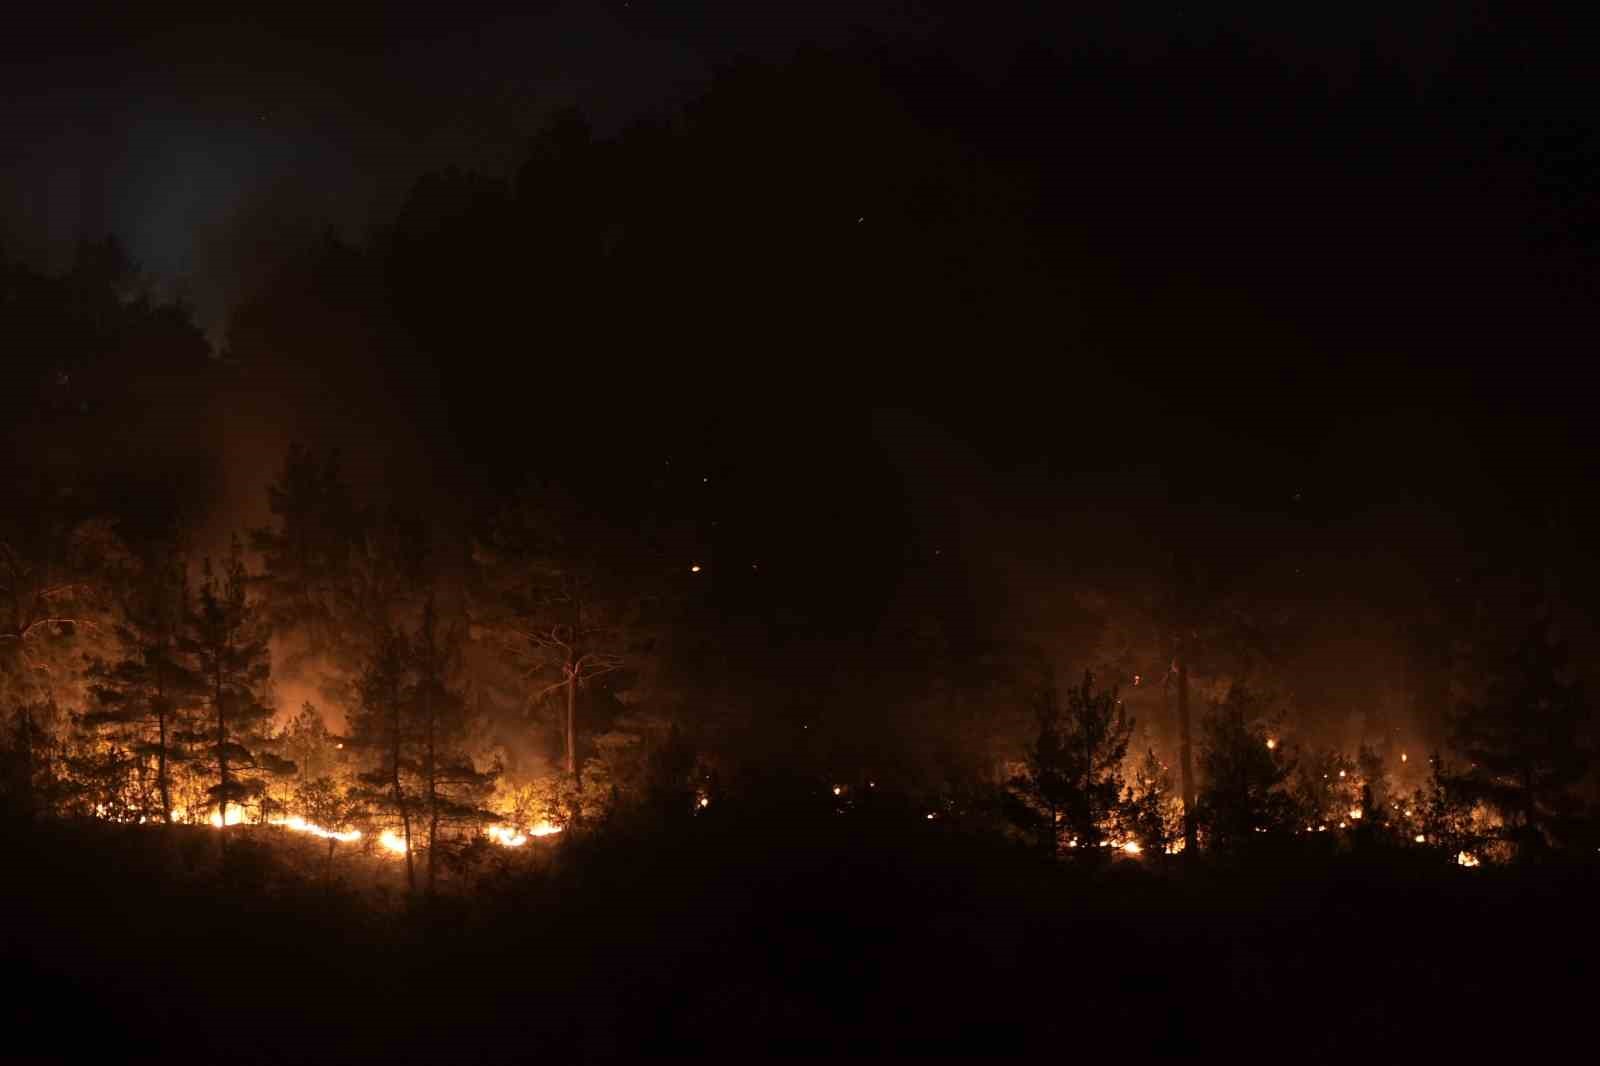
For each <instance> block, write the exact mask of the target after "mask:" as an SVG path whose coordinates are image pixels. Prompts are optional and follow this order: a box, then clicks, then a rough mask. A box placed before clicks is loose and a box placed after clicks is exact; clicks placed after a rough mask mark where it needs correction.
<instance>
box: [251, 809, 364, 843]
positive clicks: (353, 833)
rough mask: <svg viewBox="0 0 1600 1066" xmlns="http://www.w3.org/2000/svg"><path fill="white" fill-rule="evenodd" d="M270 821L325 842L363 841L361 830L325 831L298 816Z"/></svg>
mask: <svg viewBox="0 0 1600 1066" xmlns="http://www.w3.org/2000/svg"><path fill="white" fill-rule="evenodd" d="M268 821H269V823H270V824H272V825H281V826H283V827H284V828H285V829H290V830H293V831H294V832H296V833H310V834H311V835H312V836H314V837H321V838H322V839H323V840H337V841H339V842H340V843H343V844H348V843H350V842H351V841H352V840H360V839H361V830H359V829H347V830H345V831H343V832H340V831H338V830H334V829H324V828H323V827H322V826H320V825H317V824H316V823H315V822H308V821H306V820H305V819H304V818H302V817H300V816H299V815H298V814H295V815H291V816H290V817H288V818H272V819H269V820H268Z"/></svg>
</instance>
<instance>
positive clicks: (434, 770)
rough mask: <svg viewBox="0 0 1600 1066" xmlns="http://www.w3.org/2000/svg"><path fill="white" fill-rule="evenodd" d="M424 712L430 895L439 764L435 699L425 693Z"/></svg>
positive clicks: (436, 838) (436, 831) (435, 846)
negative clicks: (425, 719)
mask: <svg viewBox="0 0 1600 1066" xmlns="http://www.w3.org/2000/svg"><path fill="white" fill-rule="evenodd" d="M422 698H423V712H422V713H423V714H424V715H425V716H426V718H427V722H428V895H430V896H431V895H433V882H434V870H435V867H436V865H437V863H436V862H435V858H434V857H435V856H436V855H437V854H438V853H439V764H438V761H437V760H438V751H437V745H436V742H435V738H434V733H435V729H434V720H433V700H432V698H431V697H430V696H429V695H427V694H424V695H423V697H422Z"/></svg>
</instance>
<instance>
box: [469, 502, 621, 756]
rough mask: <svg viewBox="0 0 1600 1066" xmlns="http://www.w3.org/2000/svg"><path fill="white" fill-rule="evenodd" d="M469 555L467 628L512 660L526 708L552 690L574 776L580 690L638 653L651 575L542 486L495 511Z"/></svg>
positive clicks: (613, 538) (613, 536)
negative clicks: (472, 573)
mask: <svg viewBox="0 0 1600 1066" xmlns="http://www.w3.org/2000/svg"><path fill="white" fill-rule="evenodd" d="M474 556H475V560H476V562H477V563H478V576H479V584H480V596H479V597H478V603H477V605H476V607H475V610H474V619H473V621H474V625H473V635H474V636H475V637H477V636H482V637H483V638H485V639H486V640H487V641H488V642H489V643H491V644H493V645H494V646H496V647H497V648H499V649H500V650H501V651H502V652H503V653H504V654H505V655H506V657H507V658H508V660H509V661H510V662H512V663H513V664H514V665H515V666H516V668H517V669H518V671H519V672H520V673H521V675H522V677H523V679H524V681H525V683H526V685H527V698H528V704H529V706H530V707H531V706H534V705H536V704H538V703H539V702H541V701H542V700H544V699H545V698H546V697H550V696H555V697H558V698H559V700H560V702H561V734H562V742H563V756H562V766H563V768H564V770H565V771H566V773H567V774H568V775H570V776H572V777H575V778H576V777H579V776H580V770H581V767H582V766H583V765H584V762H585V759H584V753H583V751H582V747H583V745H582V744H581V743H580V739H579V726H578V710H579V704H580V698H581V697H582V696H583V694H584V693H585V692H587V691H590V690H592V689H593V688H594V687H595V686H596V685H597V684H599V683H600V682H601V681H602V679H606V680H613V681H614V680H616V679H617V676H618V675H619V674H620V673H621V672H623V671H624V669H625V668H628V667H633V668H635V669H636V668H637V665H638V663H639V662H640V661H641V660H642V659H643V658H644V653H645V646H646V645H647V644H648V639H647V631H646V628H645V626H644V623H643V608H644V606H645V601H646V600H647V599H648V595H647V592H646V590H647V589H648V588H650V587H651V586H652V582H651V581H650V580H649V578H648V577H646V576H645V575H642V574H640V573H635V572H630V571H633V570H636V569H637V568H638V566H639V564H640V562H641V560H642V559H643V557H644V553H643V552H642V549H640V548H639V547H638V546H637V545H633V544H630V543H628V542H627V541H626V539H625V538H619V535H618V531H617V530H616V529H615V528H613V527H611V526H608V525H607V524H605V523H603V522H600V521H598V520H596V519H595V518H594V517H593V516H592V515H589V514H587V513H585V512H584V511H583V510H582V508H580V507H579V506H578V504H577V503H576V502H575V501H573V500H572V499H570V498H568V497H566V496H565V495H563V494H561V493H559V492H556V491H554V490H550V489H544V490H541V491H538V492H528V493H524V494H523V495H522V497H521V498H519V499H518V501H517V502H516V503H515V504H514V505H513V506H511V507H510V508H508V509H507V510H506V511H505V513H503V514H502V515H500V516H498V519H497V521H496V524H495V526H494V528H493V530H492V531H491V533H490V535H489V536H488V537H487V538H485V539H483V540H482V541H481V542H480V543H479V544H478V545H477V548H476V550H475V552H474Z"/></svg>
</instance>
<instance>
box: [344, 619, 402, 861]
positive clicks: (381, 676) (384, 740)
mask: <svg viewBox="0 0 1600 1066" xmlns="http://www.w3.org/2000/svg"><path fill="white" fill-rule="evenodd" d="M410 658H411V651H410V646H409V643H408V642H407V640H406V637H405V634H404V633H403V632H401V631H399V630H395V629H390V630H388V631H387V632H386V633H385V634H384V636H383V638H382V640H381V641H380V643H379V645H378V648H377V650H376V651H374V652H373V653H372V655H371V656H370V657H369V659H368V661H367V664H366V668H365V669H364V670H363V671H362V674H361V682H360V697H361V702H360V704H359V706H358V707H357V708H356V710H355V711H354V712H353V713H352V714H351V717H350V743H351V744H352V745H353V746H355V747H357V748H359V749H360V750H362V751H363V752H365V753H366V754H367V757H368V762H369V769H367V770H366V771H364V772H362V773H361V774H360V775H358V778H357V779H358V781H359V782H360V783H361V785H362V786H363V792H362V797H363V799H364V800H366V801H367V802H368V803H369V804H370V805H371V806H372V807H374V808H375V809H377V810H381V811H385V812H387V813H388V815H389V816H390V817H392V818H393V819H394V820H395V821H396V822H397V823H398V824H399V826H400V831H401V838H400V839H401V841H402V842H403V844H404V847H405V858H406V886H407V888H409V889H410V890H411V891H412V892H415V891H416V889H417V872H416V861H415V858H414V857H413V849H414V845H413V842H412V818H413V815H414V814H415V812H416V810H417V809H418V805H419V804H418V797H417V789H416V783H415V782H416V775H417V759H416V757H415V750H416V728H415V724H414V723H413V722H412V716H411V706H410V698H411V676H410V662H409V660H410Z"/></svg>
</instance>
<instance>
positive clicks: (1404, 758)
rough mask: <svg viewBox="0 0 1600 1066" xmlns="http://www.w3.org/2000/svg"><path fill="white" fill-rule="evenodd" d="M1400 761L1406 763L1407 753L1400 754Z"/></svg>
mask: <svg viewBox="0 0 1600 1066" xmlns="http://www.w3.org/2000/svg"><path fill="white" fill-rule="evenodd" d="M1400 761H1401V762H1405V761H1406V753H1405V752H1403V751H1402V752H1401V753H1400Z"/></svg>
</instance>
